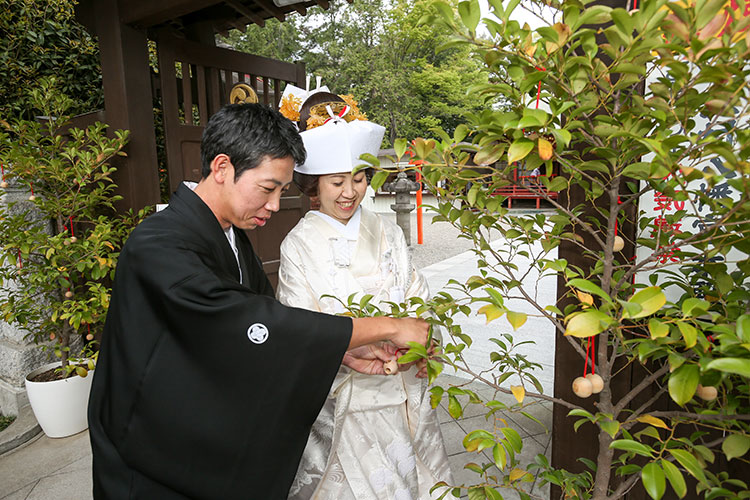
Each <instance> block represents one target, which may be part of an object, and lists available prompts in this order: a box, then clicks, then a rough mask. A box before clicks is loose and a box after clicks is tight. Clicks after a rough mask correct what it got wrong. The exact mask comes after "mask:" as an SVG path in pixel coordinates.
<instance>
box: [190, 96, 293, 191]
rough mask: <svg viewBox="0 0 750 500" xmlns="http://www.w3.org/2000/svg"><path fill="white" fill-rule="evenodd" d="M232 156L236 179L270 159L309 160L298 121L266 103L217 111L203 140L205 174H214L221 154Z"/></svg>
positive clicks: (204, 176) (203, 167)
mask: <svg viewBox="0 0 750 500" xmlns="http://www.w3.org/2000/svg"><path fill="white" fill-rule="evenodd" d="M222 153H223V154H225V155H227V156H229V158H230V160H231V162H232V165H234V179H235V180H237V179H238V178H239V177H240V175H242V173H243V172H244V171H245V170H249V169H251V168H255V167H257V166H258V165H260V163H261V162H262V161H263V160H264V159H265V158H266V157H268V158H271V159H277V158H286V157H292V159H293V160H294V162H295V163H296V164H302V163H304V162H305V157H306V153H305V146H304V144H303V143H302V138H301V137H300V135H299V132H297V129H296V128H295V126H294V124H293V123H292V122H291V121H289V120H288V119H286V118H285V117H284V116H283V115H282V114H281V113H279V112H278V111H276V110H274V109H271V108H269V107H268V106H265V105H263V104H229V105H227V106H224V107H223V108H221V109H220V110H219V111H218V112H217V113H216V114H214V115H213V116H212V117H211V118H210V119H209V120H208V124H207V125H206V129H205V130H204V131H203V138H202V139H201V177H202V178H204V179H205V178H206V177H208V176H209V174H210V173H211V162H212V161H213V159H214V158H216V156H217V155H220V154H222Z"/></svg>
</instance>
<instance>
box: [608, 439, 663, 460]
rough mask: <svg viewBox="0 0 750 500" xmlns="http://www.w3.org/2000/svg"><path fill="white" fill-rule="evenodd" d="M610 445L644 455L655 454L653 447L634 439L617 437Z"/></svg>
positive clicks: (613, 447) (616, 448)
mask: <svg viewBox="0 0 750 500" xmlns="http://www.w3.org/2000/svg"><path fill="white" fill-rule="evenodd" d="M609 447H610V448H612V449H614V450H623V451H628V452H632V453H635V454H636V455H642V456H644V457H649V458H650V457H652V456H653V452H652V450H651V448H649V447H648V446H646V445H645V444H641V443H639V442H638V441H633V440H632V439H615V440H614V441H612V442H611V443H610V445H609Z"/></svg>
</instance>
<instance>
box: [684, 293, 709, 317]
mask: <svg viewBox="0 0 750 500" xmlns="http://www.w3.org/2000/svg"><path fill="white" fill-rule="evenodd" d="M709 307H711V304H709V302H708V301H707V300H703V299H697V298H695V297H690V298H688V299H685V302H683V303H682V314H683V316H687V317H693V316H700V315H701V314H704V313H705V312H706V311H708V309H709Z"/></svg>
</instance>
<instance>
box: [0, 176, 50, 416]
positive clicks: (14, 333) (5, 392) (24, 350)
mask: <svg viewBox="0 0 750 500" xmlns="http://www.w3.org/2000/svg"><path fill="white" fill-rule="evenodd" d="M28 197H29V191H28V190H27V189H25V188H24V189H19V188H17V187H15V186H13V185H11V186H9V187H7V188H6V189H0V207H2V208H3V209H6V208H7V207H8V204H9V203H11V202H14V201H21V202H22V201H24V200H26V199H27V198H28ZM5 265H15V263H13V262H6V263H5ZM13 286H14V285H13V283H3V285H2V287H1V288H0V296H3V294H4V293H6V292H4V289H6V288H10V287H13ZM27 335H28V332H27V331H26V330H24V329H22V328H19V327H17V326H15V325H9V324H8V323H5V322H4V321H2V320H0V413H2V414H3V415H6V416H7V415H18V413H19V410H20V409H21V408H22V407H24V406H26V405H28V404H29V399H28V397H27V396H26V388H25V384H24V379H25V377H26V374H27V373H29V372H30V371H32V370H34V369H36V368H38V367H39V366H41V365H43V364H45V363H48V362H50V361H52V359H50V358H52V356H51V354H49V353H47V352H45V351H43V350H42V349H41V348H40V347H39V346H38V345H36V344H34V342H33V341H31V340H26V339H25V337H26V336H27Z"/></svg>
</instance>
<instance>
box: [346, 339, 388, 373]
mask: <svg viewBox="0 0 750 500" xmlns="http://www.w3.org/2000/svg"><path fill="white" fill-rule="evenodd" d="M392 359H396V347H395V346H393V345H391V344H389V343H383V344H368V345H363V346H361V347H356V348H354V349H349V350H348V351H346V353H345V354H344V359H343V360H342V362H341V363H342V364H343V365H344V366H348V367H349V368H351V369H352V370H354V371H357V372H359V373H364V374H365V375H385V369H384V368H383V363H385V362H386V361H390V360H392Z"/></svg>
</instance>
